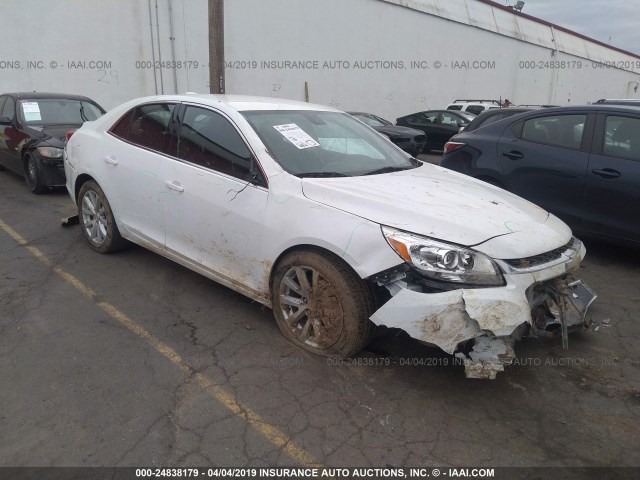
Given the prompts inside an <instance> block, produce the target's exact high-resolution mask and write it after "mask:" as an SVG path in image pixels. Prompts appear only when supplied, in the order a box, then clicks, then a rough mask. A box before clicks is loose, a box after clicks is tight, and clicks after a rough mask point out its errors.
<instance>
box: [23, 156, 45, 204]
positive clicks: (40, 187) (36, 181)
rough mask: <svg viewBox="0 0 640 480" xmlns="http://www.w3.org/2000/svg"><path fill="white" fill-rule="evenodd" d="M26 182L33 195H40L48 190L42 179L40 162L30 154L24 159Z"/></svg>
mask: <svg viewBox="0 0 640 480" xmlns="http://www.w3.org/2000/svg"><path fill="white" fill-rule="evenodd" d="M24 181H25V183H26V184H27V188H28V189H29V190H30V191H31V192H32V193H36V194H39V193H44V192H46V191H47V190H48V189H47V186H46V185H45V184H44V180H43V179H42V172H41V171H40V166H39V165H38V162H37V161H36V159H35V158H33V156H31V155H29V154H27V155H26V156H25V157H24Z"/></svg>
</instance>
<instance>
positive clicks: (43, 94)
mask: <svg viewBox="0 0 640 480" xmlns="http://www.w3.org/2000/svg"><path fill="white" fill-rule="evenodd" d="M2 95H10V96H12V97H15V98H17V99H21V98H33V99H38V98H43V99H44V98H57V99H61V98H65V99H69V100H89V101H91V102H93V100H91V99H90V98H89V97H85V96H84V95H75V94H70V93H54V92H11V93H3V94H2ZM94 103H95V102H94Z"/></svg>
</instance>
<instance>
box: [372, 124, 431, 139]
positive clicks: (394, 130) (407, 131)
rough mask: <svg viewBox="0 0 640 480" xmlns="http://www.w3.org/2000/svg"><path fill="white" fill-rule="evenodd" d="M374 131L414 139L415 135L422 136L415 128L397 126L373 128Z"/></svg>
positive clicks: (421, 132)
mask: <svg viewBox="0 0 640 480" xmlns="http://www.w3.org/2000/svg"><path fill="white" fill-rule="evenodd" d="M373 128H374V129H375V130H376V131H378V132H382V133H386V134H387V135H391V136H396V135H405V136H409V137H415V136H416V135H424V132H423V131H422V130H416V129H415V128H409V127H399V126H397V125H386V126H384V127H373Z"/></svg>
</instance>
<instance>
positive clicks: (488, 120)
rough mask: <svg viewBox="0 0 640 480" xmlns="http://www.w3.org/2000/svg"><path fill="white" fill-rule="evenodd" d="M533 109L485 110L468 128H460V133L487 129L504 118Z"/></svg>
mask: <svg viewBox="0 0 640 480" xmlns="http://www.w3.org/2000/svg"><path fill="white" fill-rule="evenodd" d="M531 110H532V109H531V108H516V107H509V108H499V109H494V110H485V111H484V112H482V113H480V114H479V115H478V116H477V117H476V118H474V119H473V120H471V122H470V123H469V124H468V125H467V126H466V127H464V126H463V127H460V131H461V132H462V131H465V132H472V131H474V130H477V129H478V128H480V127H486V126H487V125H491V124H492V123H494V122H497V121H498V120H502V119H503V118H508V117H512V116H514V115H518V114H519V113H523V112H529V111H531Z"/></svg>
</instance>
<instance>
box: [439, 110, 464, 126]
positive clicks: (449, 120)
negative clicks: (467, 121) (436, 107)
mask: <svg viewBox="0 0 640 480" xmlns="http://www.w3.org/2000/svg"><path fill="white" fill-rule="evenodd" d="M461 121H462V120H461V119H460V118H459V117H456V116H455V115H451V114H450V113H443V114H442V125H444V126H447V127H457V126H458V123H460V122H461Z"/></svg>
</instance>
